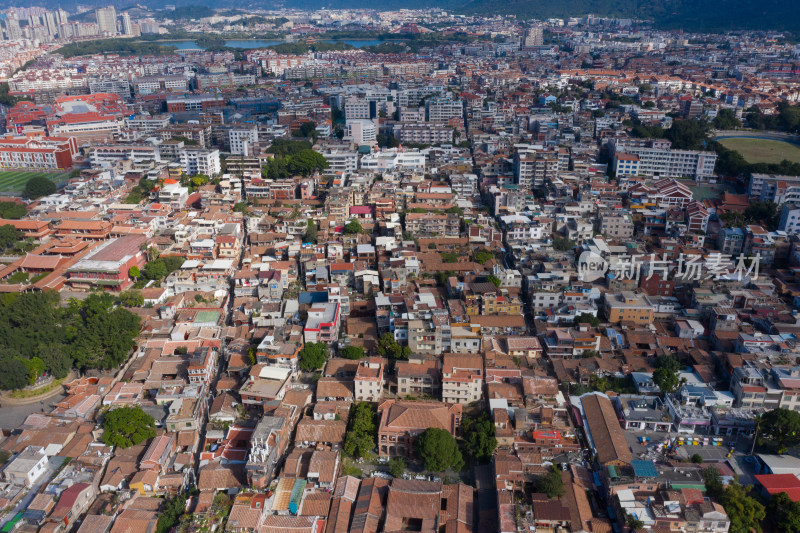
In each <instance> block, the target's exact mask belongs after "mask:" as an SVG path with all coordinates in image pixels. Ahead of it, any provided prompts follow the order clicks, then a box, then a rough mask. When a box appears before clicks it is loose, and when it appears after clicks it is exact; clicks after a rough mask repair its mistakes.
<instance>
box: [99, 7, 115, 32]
mask: <svg viewBox="0 0 800 533" xmlns="http://www.w3.org/2000/svg"><path fill="white" fill-rule="evenodd" d="M94 14H95V17H96V18H97V25H98V26H99V27H100V33H109V34H115V33H117V10H116V9H114V6H108V7H101V8H98V9H97V10H96V11H95V12H94Z"/></svg>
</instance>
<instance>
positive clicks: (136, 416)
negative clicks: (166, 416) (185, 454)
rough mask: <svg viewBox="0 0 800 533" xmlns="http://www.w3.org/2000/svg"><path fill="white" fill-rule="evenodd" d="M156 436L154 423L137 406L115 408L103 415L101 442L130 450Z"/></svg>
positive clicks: (150, 417)
mask: <svg viewBox="0 0 800 533" xmlns="http://www.w3.org/2000/svg"><path fill="white" fill-rule="evenodd" d="M155 436H156V423H155V420H154V419H153V417H152V416H150V415H148V414H147V413H145V412H144V411H142V408H141V407H139V406H138V405H137V406H136V407H117V408H116V409H112V410H111V411H108V412H106V413H105V415H103V442H105V443H106V444H107V445H109V446H117V447H119V448H130V447H131V446H136V445H137V444H141V443H142V442H144V441H146V440H148V439H152V438H153V437H155Z"/></svg>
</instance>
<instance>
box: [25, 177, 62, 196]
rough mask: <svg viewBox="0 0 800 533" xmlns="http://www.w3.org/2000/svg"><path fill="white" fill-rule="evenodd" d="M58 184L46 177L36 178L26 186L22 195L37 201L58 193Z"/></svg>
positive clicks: (30, 180)
mask: <svg viewBox="0 0 800 533" xmlns="http://www.w3.org/2000/svg"><path fill="white" fill-rule="evenodd" d="M56 190H57V189H56V184H55V183H53V182H52V181H50V180H49V179H47V178H45V177H44V176H34V177H32V178H31V179H29V180H28V183H26V184H25V189H24V190H23V191H22V194H23V195H24V196H25V198H30V199H31V200H36V199H37V198H41V197H42V196H48V195H50V194H53V193H54V192H56Z"/></svg>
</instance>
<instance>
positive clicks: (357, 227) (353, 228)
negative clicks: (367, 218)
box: [344, 218, 364, 235]
mask: <svg viewBox="0 0 800 533" xmlns="http://www.w3.org/2000/svg"><path fill="white" fill-rule="evenodd" d="M363 231H364V228H362V227H361V222H359V221H358V220H356V219H355V218H354V219H353V220H351V221H349V222H348V223H347V224H345V225H344V232H345V233H346V234H347V235H356V234H358V233H361V232H363Z"/></svg>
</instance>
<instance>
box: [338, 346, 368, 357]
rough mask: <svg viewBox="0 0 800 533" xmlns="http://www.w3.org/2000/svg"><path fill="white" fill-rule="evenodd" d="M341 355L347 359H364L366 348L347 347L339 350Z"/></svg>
mask: <svg viewBox="0 0 800 533" xmlns="http://www.w3.org/2000/svg"><path fill="white" fill-rule="evenodd" d="M339 355H341V356H342V357H344V358H345V359H352V360H358V359H361V358H362V357H364V348H362V347H361V346H345V347H344V348H342V349H341V350H339Z"/></svg>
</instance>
